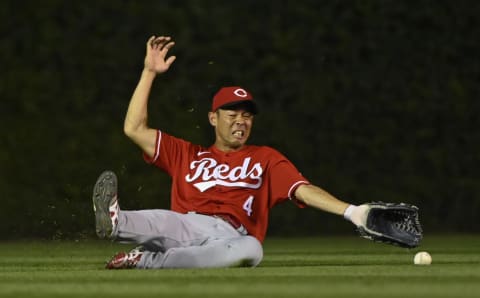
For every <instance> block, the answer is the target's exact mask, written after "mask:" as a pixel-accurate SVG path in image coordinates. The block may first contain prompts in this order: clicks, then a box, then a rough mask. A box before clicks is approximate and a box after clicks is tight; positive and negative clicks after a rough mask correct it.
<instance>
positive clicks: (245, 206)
mask: <svg viewBox="0 0 480 298" xmlns="http://www.w3.org/2000/svg"><path fill="white" fill-rule="evenodd" d="M253 199H254V197H253V196H249V197H248V199H246V200H245V203H243V210H245V211H246V212H247V215H248V216H251V215H252V212H253V209H252V205H253Z"/></svg>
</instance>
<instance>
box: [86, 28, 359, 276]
mask: <svg viewBox="0 0 480 298" xmlns="http://www.w3.org/2000/svg"><path fill="white" fill-rule="evenodd" d="M173 46H174V42H173V41H172V39H171V38H170V37H167V36H159V37H155V36H152V37H151V38H150V39H149V40H148V42H147V44H146V48H147V49H146V57H145V61H144V69H143V72H142V74H141V78H140V80H139V82H138V85H137V87H136V89H135V91H134V93H133V96H132V98H131V101H130V104H129V107H128V111H127V114H126V117H125V123H124V131H125V134H126V135H127V136H128V137H129V138H130V139H131V140H132V141H133V142H134V143H136V144H137V145H138V146H139V147H140V148H141V149H142V150H143V152H144V154H143V157H144V159H145V161H146V162H147V163H150V164H152V165H154V166H156V167H158V168H160V169H162V170H163V171H165V172H166V173H167V174H168V175H170V176H171V178H172V188H171V210H139V211H127V210H121V209H120V207H119V201H118V192H117V178H116V176H115V174H114V173H113V172H111V171H105V172H103V173H102V174H101V175H100V177H99V178H98V180H97V182H96V184H95V187H94V190H93V203H94V211H95V218H96V233H97V235H98V236H99V237H100V238H107V239H112V240H116V241H119V242H123V243H135V244H137V245H138V246H137V247H135V248H134V249H132V250H131V251H129V252H120V253H118V254H116V255H115V256H114V257H113V258H112V259H111V260H110V261H109V262H108V264H107V268H109V269H121V268H143V269H150V268H152V269H153V268H208V267H235V266H251V267H253V266H256V265H258V264H259V263H260V261H261V260H262V257H263V250H262V242H263V240H264V237H265V234H266V231H267V226H268V218H269V210H270V209H271V208H272V207H273V206H275V205H276V204H279V203H281V202H284V201H287V200H290V201H292V202H293V203H295V204H297V205H298V206H299V207H305V206H311V207H314V208H317V209H320V210H322V211H326V212H330V213H334V214H338V215H344V217H345V218H347V219H349V220H351V221H352V222H353V223H354V224H356V225H358V223H359V222H360V220H361V217H362V216H363V211H362V209H361V208H359V207H357V206H354V205H349V204H348V203H346V202H343V201H340V200H338V199H336V198H335V197H333V196H332V195H330V194H329V193H327V192H326V191H324V190H322V189H321V188H319V187H317V186H314V185H313V184H311V183H310V182H309V181H308V180H307V179H306V178H305V177H303V176H302V175H301V174H300V173H299V171H298V170H297V169H296V168H295V166H294V165H293V164H292V163H291V162H290V161H289V160H288V159H287V158H286V157H285V156H283V155H282V154H281V153H279V152H278V151H276V150H275V149H272V148H270V147H266V146H253V145H247V144H246V143H247V140H248V138H249V136H250V131H251V128H252V124H253V120H254V116H255V115H256V114H257V112H258V111H257V106H256V104H255V101H254V100H253V97H252V95H251V94H250V92H248V91H247V90H246V89H244V88H242V87H238V86H229V87H223V88H221V89H220V90H219V91H218V92H217V93H216V94H215V96H214V97H213V102H212V108H211V111H210V112H209V113H208V120H209V122H210V124H211V125H212V127H213V128H214V130H215V136H216V138H215V143H214V144H213V145H211V146H210V147H202V146H199V145H195V144H192V143H190V142H188V141H185V140H182V139H179V138H176V137H174V136H172V135H170V134H168V133H166V132H164V131H161V130H157V129H153V128H150V127H149V126H148V123H147V114H148V113H147V103H148V99H149V93H150V91H151V87H152V84H153V82H154V79H155V78H156V77H157V76H158V75H161V74H164V73H165V72H167V70H168V69H169V68H170V66H171V65H172V63H173V62H174V61H175V59H176V57H175V56H170V57H167V54H168V51H169V50H170V49H171V48H172V47H173Z"/></svg>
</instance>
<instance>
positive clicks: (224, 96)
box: [212, 86, 258, 114]
mask: <svg viewBox="0 0 480 298" xmlns="http://www.w3.org/2000/svg"><path fill="white" fill-rule="evenodd" d="M239 104H245V105H246V107H247V108H248V109H249V110H250V111H251V112H252V113H254V114H257V112H258V109H257V105H256V104H255V102H254V101H253V97H252V94H250V92H248V91H247V90H245V89H244V88H242V87H238V86H231V87H222V88H220V90H218V92H217V93H216V94H215V95H214V96H213V102H212V112H215V111H216V110H218V109H226V108H230V107H233V106H236V105H239Z"/></svg>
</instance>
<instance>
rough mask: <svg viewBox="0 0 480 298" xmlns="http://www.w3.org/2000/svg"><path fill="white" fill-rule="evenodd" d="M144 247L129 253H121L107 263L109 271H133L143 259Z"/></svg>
mask: <svg viewBox="0 0 480 298" xmlns="http://www.w3.org/2000/svg"><path fill="white" fill-rule="evenodd" d="M142 255H143V247H142V246H137V247H135V248H134V249H132V250H131V251H129V252H128V253H126V252H123V251H122V252H119V253H117V254H116V255H114V256H113V258H112V259H111V260H110V261H109V262H108V263H107V266H105V268H107V269H132V268H135V267H136V266H137V264H138V262H139V261H140V259H141V258H142Z"/></svg>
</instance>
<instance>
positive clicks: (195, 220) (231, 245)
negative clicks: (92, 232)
mask: <svg viewBox="0 0 480 298" xmlns="http://www.w3.org/2000/svg"><path fill="white" fill-rule="evenodd" d="M116 240H117V241H119V242H123V243H137V244H141V245H142V246H143V247H144V248H145V252H144V253H143V255H142V257H141V259H140V261H139V262H138V264H137V268H143V269H157V268H215V267H240V266H250V267H254V266H257V265H258V264H259V263H260V261H261V260H262V257H263V249H262V245H261V243H260V242H259V241H258V240H257V239H256V238H255V237H252V236H248V235H242V234H240V232H238V231H237V230H236V229H235V228H233V227H232V226H231V225H230V224H228V223H227V222H225V221H224V220H222V219H220V218H217V217H214V216H207V215H202V214H196V213H187V214H182V213H178V212H174V211H169V210H162V209H155V210H139V211H123V210H121V211H120V213H119V218H118V225H117V228H116Z"/></svg>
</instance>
